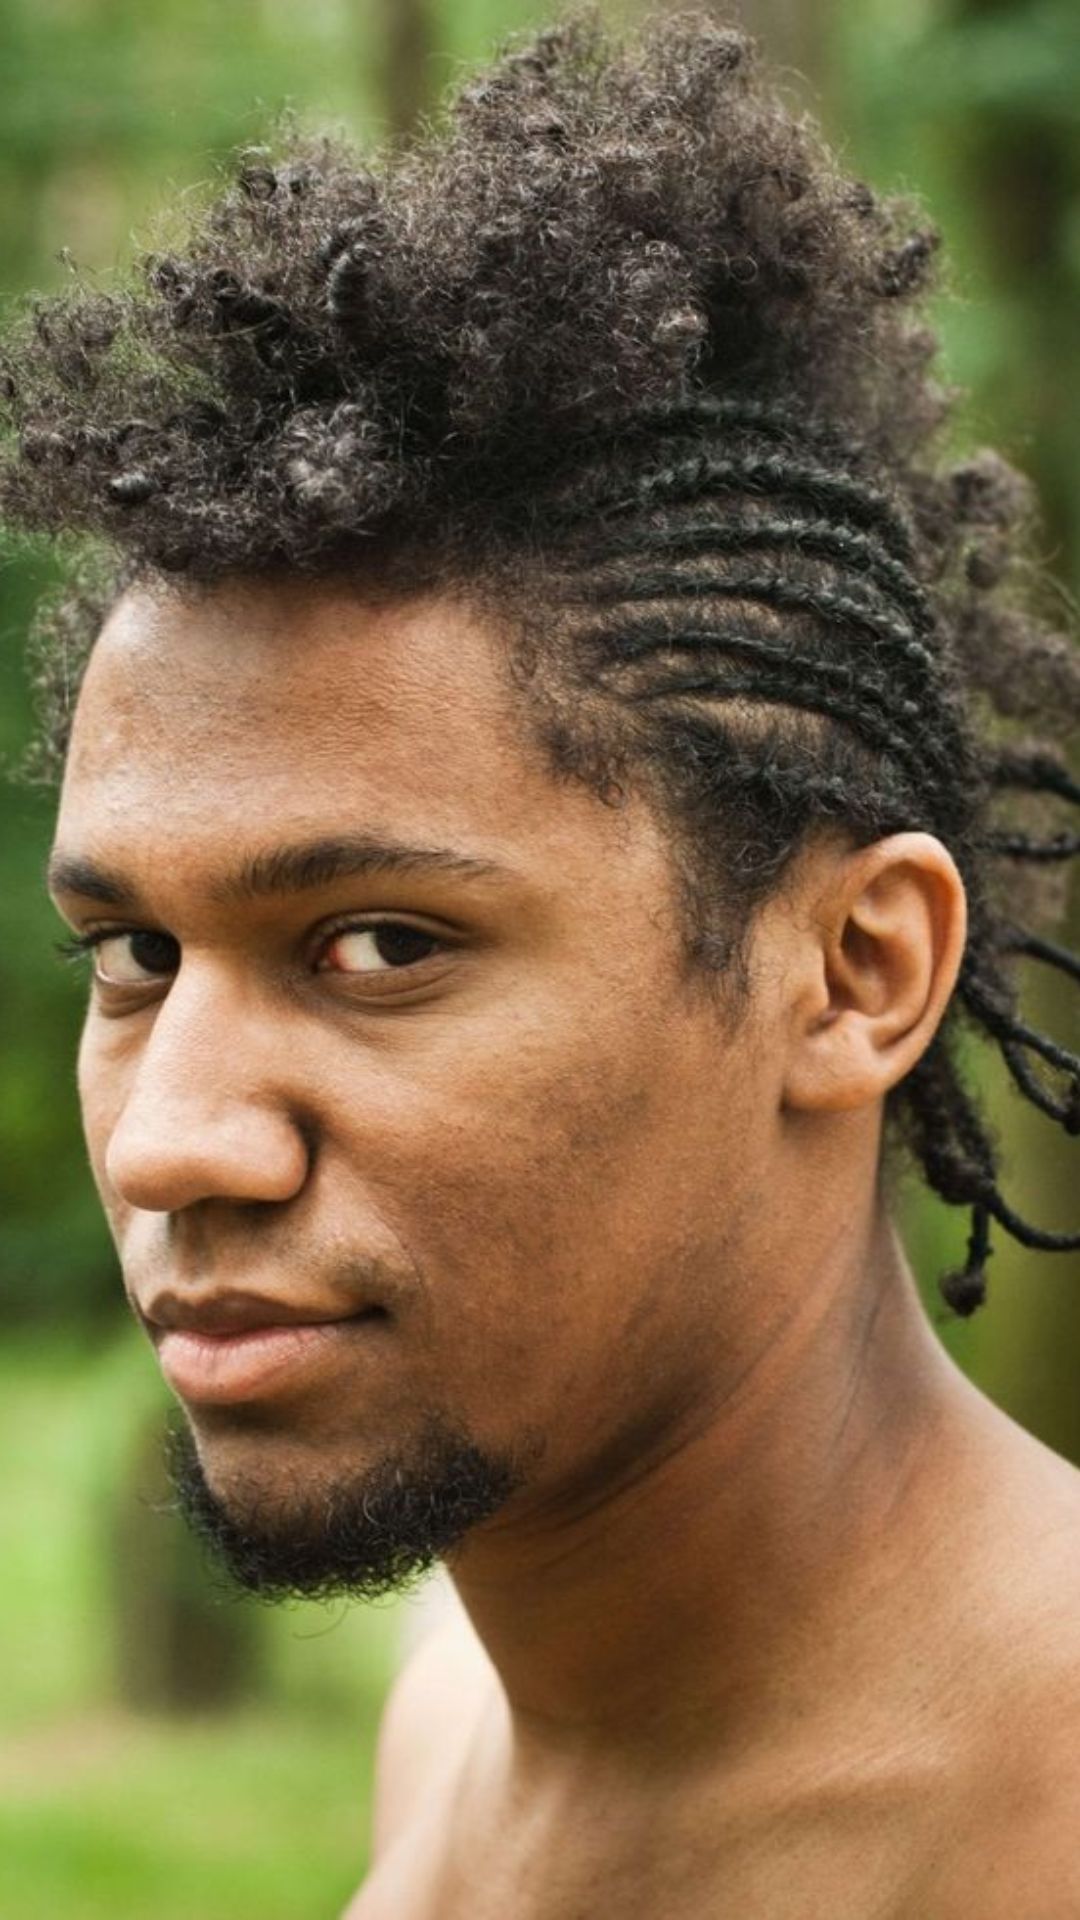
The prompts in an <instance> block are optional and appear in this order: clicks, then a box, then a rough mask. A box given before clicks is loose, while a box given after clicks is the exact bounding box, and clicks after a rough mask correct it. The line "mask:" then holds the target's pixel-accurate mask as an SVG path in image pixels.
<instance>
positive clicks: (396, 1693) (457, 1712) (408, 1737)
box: [372, 1606, 495, 1860]
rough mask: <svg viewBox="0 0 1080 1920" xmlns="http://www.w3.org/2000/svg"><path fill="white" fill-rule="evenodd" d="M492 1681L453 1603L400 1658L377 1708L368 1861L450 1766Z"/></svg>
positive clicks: (461, 1749) (469, 1629)
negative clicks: (380, 1708)
mask: <svg viewBox="0 0 1080 1920" xmlns="http://www.w3.org/2000/svg"><path fill="white" fill-rule="evenodd" d="M494 1684H495V1681H494V1669H493V1668H492V1665H491V1662H490V1660H489V1659H488V1657H487V1654H486V1653H485V1652H484V1649H483V1647H482V1646H481V1645H480V1642H479V1640H478V1639H477V1637H476V1635H475V1633H474V1632H473V1630H472V1627H471V1626H470V1625H469V1621H468V1618H467V1616H466V1615H465V1613H464V1612H463V1610H462V1609H461V1608H460V1607H458V1606H455V1609H454V1611H453V1613H452V1614H451V1616H450V1617H449V1618H448V1619H447V1620H446V1621H444V1622H440V1623H439V1624H438V1625H437V1626H435V1627H433V1628H432V1629H431V1631H430V1632H429V1633H428V1634H426V1635H425V1637H424V1639H423V1640H422V1641H421V1642H420V1645H419V1646H418V1647H417V1649H416V1651H415V1653H413V1654H412V1656H411V1657H410V1659H409V1660H408V1661H407V1662H406V1664H405V1666H404V1667H403V1668H402V1670H401V1672H400V1674H399V1675H398V1677H397V1679H396V1681H395V1682H394V1685H393V1687H392V1688H391V1690H390V1694H389V1696H388V1699H387V1702H386V1706H385V1708H384V1710H383V1716H382V1722H381V1725H380V1729H379V1741H378V1748H377V1752H376V1761H375V1800H374V1813H373V1828H372V1848H373V1857H374V1858H375V1859H376V1860H378V1858H379V1857H380V1855H381V1854H383V1853H384V1852H385V1851H386V1850H387V1848H388V1847H389V1846H390V1845H392V1843H393V1842H394V1840H395V1839H396V1838H397V1837H398V1835H399V1834H400V1833H401V1831H402V1829H403V1828H404V1827H405V1826H407V1825H408V1824H409V1822H410V1820H411V1818H412V1816H413V1814H414V1813H415V1811H416V1809H417V1808H418V1807H419V1806H421V1805H423V1804H424V1803H426V1802H428V1801H430V1799H431V1796H432V1794H433V1792H434V1791H435V1789H436V1788H437V1787H438V1785H439V1784H440V1782H441V1781H442V1780H444V1779H446V1778H447V1777H449V1775H451V1774H452V1773H453V1772H454V1770H455V1767H456V1763H457V1762H458V1760H460V1758H461V1757H462V1755H463V1753H464V1750H465V1747H466V1745H467V1743H468V1740H469V1737H470V1735H471V1733H472V1731H473V1728H474V1727H475V1725H476V1723H477V1720H478V1718H479V1716H480V1713H481V1711H482V1709H483V1706H484V1703H485V1701H486V1700H487V1699H489V1698H490V1695H491V1691H492V1688H493V1686H494Z"/></svg>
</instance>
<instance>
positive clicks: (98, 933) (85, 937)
mask: <svg viewBox="0 0 1080 1920" xmlns="http://www.w3.org/2000/svg"><path fill="white" fill-rule="evenodd" d="M380 927H404V928H406V929H407V930H409V931H411V932H413V933H418V934H427V937H428V938H429V939H431V940H435V941H438V942H439V944H440V945H442V946H448V945H449V944H450V943H449V941H448V940H446V939H445V937H444V936H443V935H442V934H438V933H434V932H432V933H427V929H426V928H424V927H417V926H414V925H413V922H412V921H411V920H402V919H395V918H394V917H393V915H391V914H384V915H381V916H380V917H379V918H378V919H375V920H343V921H342V922H341V924H340V926H336V927H328V928H327V929H326V931H325V934H324V936H323V944H324V945H326V946H329V945H331V944H332V942H333V941H335V940H340V939H341V937H342V935H343V934H347V933H374V932H376V931H377V930H378V928H380ZM148 931H149V929H148V928H145V927H92V928H91V929H90V930H89V932H87V933H73V934H69V935H68V936H67V937H66V938H65V939H63V940H56V941H54V942H53V946H54V949H55V951H56V953H57V954H58V955H59V956H60V958H61V960H65V961H68V962H70V963H71V964H77V963H78V961H80V960H85V959H87V957H88V956H89V955H90V954H93V953H95V952H96V950H97V948H98V947H100V946H103V945H104V943H105V942H106V941H107V940H122V939H124V937H125V936H126V935H128V934H133V933H145V932H148Z"/></svg>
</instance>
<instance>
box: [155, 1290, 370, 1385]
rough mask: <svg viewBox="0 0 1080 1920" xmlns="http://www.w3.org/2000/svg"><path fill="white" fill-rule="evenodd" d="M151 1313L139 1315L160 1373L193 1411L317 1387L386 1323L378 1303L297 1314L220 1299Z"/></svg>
mask: <svg viewBox="0 0 1080 1920" xmlns="http://www.w3.org/2000/svg"><path fill="white" fill-rule="evenodd" d="M155 1315H156V1316H157V1317H155ZM155 1315H151V1314H147V1315H146V1316H145V1318H146V1324H147V1331H148V1332H149V1333H150V1335H151V1338H152V1339H153V1341H154V1344H155V1346H156V1348H157V1355H158V1363H159V1365H160V1367H161V1371H162V1373H163V1375H164V1377H165V1379H166V1381H167V1382H168V1384H169V1386H170V1387H171V1388H172V1390H173V1392H174V1393H176V1394H177V1395H178V1396H179V1397H180V1399H181V1400H184V1401H186V1402H190V1403H191V1404H192V1405H194V1406H224V1405H227V1404H229V1403H230V1402H236V1401H246V1400H263V1399H268V1398H272V1397H275V1396H279V1395H282V1394H293V1393H295V1392H297V1391H298V1390H299V1389H301V1388H303V1387H306V1386H309V1385H311V1384H317V1383H318V1382H319V1380H320V1379H324V1380H325V1378H326V1376H328V1375H329V1374H331V1373H332V1372H333V1371H334V1369H335V1367H336V1366H337V1365H338V1364H339V1363H340V1360H341V1358H342V1356H343V1354H344V1353H345V1352H346V1351H350V1352H352V1351H355V1350H356V1349H357V1348H358V1347H360V1346H362V1345H364V1344H366V1343H367V1342H368V1341H370V1340H371V1338H372V1336H373V1334H374V1333H376V1332H377V1331H379V1330H381V1329H384V1328H385V1326H386V1324H387V1322H388V1320H389V1318H390V1316H389V1314H388V1312H387V1310H386V1308H385V1307H378V1306H372V1307H365V1308H362V1309H361V1310H360V1311H359V1312H356V1313H352V1314H347V1315H338V1316H334V1317H332V1318H331V1317H329V1316H326V1317H323V1316H315V1315H312V1314H311V1313H308V1314H307V1315H306V1316H304V1317H301V1314H300V1312H299V1311H297V1310H294V1309H291V1308H286V1307H285V1306H284V1304H283V1303H277V1304H275V1303H271V1302H269V1301H263V1300H258V1299H256V1297H255V1296H220V1297H219V1298H218V1299H217V1300H215V1301H212V1302H206V1303H205V1304H204V1305H203V1306H202V1307H200V1308H199V1309H197V1310H195V1309H192V1308H183V1307H181V1306H179V1305H178V1304H176V1303H174V1302H169V1303H165V1302H162V1303H161V1305H160V1306H158V1307H156V1309H155Z"/></svg>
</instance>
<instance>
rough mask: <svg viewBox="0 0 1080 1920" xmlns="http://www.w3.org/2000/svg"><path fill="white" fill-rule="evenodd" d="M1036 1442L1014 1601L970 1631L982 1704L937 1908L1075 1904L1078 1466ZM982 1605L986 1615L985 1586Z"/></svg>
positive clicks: (1045, 1912) (999, 1919)
mask: <svg viewBox="0 0 1080 1920" xmlns="http://www.w3.org/2000/svg"><path fill="white" fill-rule="evenodd" d="M1040 1453H1041V1456H1042V1458H1041V1465H1042V1468H1043V1472H1042V1474H1041V1475H1035V1476H1033V1481H1032V1486H1031V1490H1030V1491H1031V1499H1030V1506H1029V1510H1028V1515H1027V1524H1026V1526H1024V1527H1020V1526H1018V1527H1017V1529H1016V1535H1015V1537H1014V1538H1013V1539H1012V1540H1011V1541H1010V1542H1009V1543H1008V1547H1009V1551H1008V1553H1007V1554H1006V1556H1005V1571H1004V1572H1003V1583H1005V1584H1007V1585H1009V1586H1011V1588H1012V1592H1011V1595H1010V1602H1011V1604H1009V1605H1008V1606H1006V1608H1005V1609H1004V1611H1003V1616H1002V1618H1001V1620H1000V1625H999V1630H998V1632H997V1635H996V1637H995V1636H994V1635H993V1633H991V1634H990V1635H989V1636H988V1637H985V1638H984V1637H983V1636H978V1637H977V1644H978V1646H979V1661H978V1664H979V1667H980V1668H981V1669H982V1671H981V1673H980V1674H979V1675H978V1678H977V1679H976V1676H975V1674H974V1672H973V1673H972V1690H973V1691H974V1690H975V1688H976V1687H977V1688H978V1690H979V1692H980V1694H981V1695H982V1697H983V1700H984V1702H985V1703H986V1705H985V1708H984V1711H983V1712H982V1713H981V1714H980V1715H979V1719H978V1725H979V1734H980V1737H979V1738H978V1740H977V1741H976V1743H975V1745H976V1751H975V1752H974V1754H973V1764H972V1766H971V1769H970V1773H969V1776H968V1779H967V1782H966V1791H965V1793H964V1795H963V1802H962V1804H963V1812H962V1813H961V1812H960V1811H959V1809H958V1810H957V1817H956V1818H955V1820H954V1824H953V1835H954V1844H953V1846H952V1847H950V1849H949V1852H950V1854H951V1856H952V1858H951V1861H950V1862H949V1863H943V1873H942V1880H941V1883H940V1884H941V1890H942V1891H941V1897H940V1910H941V1913H942V1916H943V1920H953V1916H954V1915H956V1916H963V1920H967V1916H968V1915H970V1914H971V1913H972V1912H978V1913H979V1915H980V1916H981V1920H1059V1916H1060V1920H1072V1916H1076V1915H1080V1473H1078V1472H1077V1471H1076V1470H1075V1469H1074V1468H1073V1467H1071V1466H1069V1465H1067V1464H1066V1462H1065V1461H1063V1460H1060V1459H1058V1458H1057V1457H1056V1456H1054V1455H1047V1454H1046V1453H1045V1452H1044V1451H1043V1450H1041V1449H1040ZM972 1599H973V1601H975V1602H976V1604H980V1597H979V1596H977V1595H976V1594H974V1593H973V1595H972ZM981 1605H982V1607H983V1608H984V1609H987V1610H988V1611H989V1613H990V1616H991V1620H992V1618H993V1609H992V1608H990V1607H989V1595H988V1594H987V1593H986V1592H985V1591H984V1592H983V1594H982V1596H981ZM961 1837H963V1839H964V1841H965V1844H964V1845H960V1844H957V1843H958V1842H959V1841H960V1840H961ZM954 1880H955V1884H954ZM937 1884H938V1883H937V1882H936V1881H935V1886H937ZM946 1892H947V1894H948V1896H949V1897H948V1898H946V1897H945V1894H946ZM935 1911H936V1909H935Z"/></svg>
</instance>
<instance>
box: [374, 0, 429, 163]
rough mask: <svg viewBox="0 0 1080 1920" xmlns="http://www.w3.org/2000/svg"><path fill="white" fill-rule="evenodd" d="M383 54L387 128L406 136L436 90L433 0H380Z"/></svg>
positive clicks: (382, 89)
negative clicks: (431, 2) (431, 0)
mask: <svg viewBox="0 0 1080 1920" xmlns="http://www.w3.org/2000/svg"><path fill="white" fill-rule="evenodd" d="M378 13H379V17H380V21H381V30H380V31H381V39H382V57H381V60H380V63H379V64H380V70H381V75H382V85H381V87H380V93H381V95H382V99H383V102H384V105H385V111H386V121H387V130H388V132H389V134H390V137H391V139H393V140H403V139H405V138H406V137H407V135H408V134H409V133H411V132H412V130H413V128H414V127H415V126H416V123H417V121H418V120H419V119H420V117H421V115H422V114H423V113H424V112H425V111H426V110H427V109H428V108H429V107H430V106H431V104H432V101H433V98H434V95H435V92H436V90H437V83H436V67H435V60H434V55H435V52H436V47H437V34H436V27H435V19H434V15H433V12H432V8H431V4H430V0H378Z"/></svg>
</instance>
